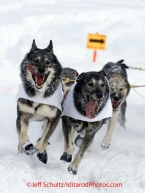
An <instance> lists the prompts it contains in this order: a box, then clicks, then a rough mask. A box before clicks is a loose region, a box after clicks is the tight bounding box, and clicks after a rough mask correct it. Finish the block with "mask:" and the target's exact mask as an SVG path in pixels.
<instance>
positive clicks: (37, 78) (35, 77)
mask: <svg viewBox="0 0 145 193" xmlns="http://www.w3.org/2000/svg"><path fill="white" fill-rule="evenodd" d="M26 67H27V69H28V70H29V71H30V72H31V74H32V78H33V80H34V82H35V85H36V88H37V89H41V88H42V86H43V84H44V82H45V81H46V80H47V77H48V75H49V74H47V75H41V74H36V72H34V68H33V67H32V66H30V65H27V66H26Z"/></svg>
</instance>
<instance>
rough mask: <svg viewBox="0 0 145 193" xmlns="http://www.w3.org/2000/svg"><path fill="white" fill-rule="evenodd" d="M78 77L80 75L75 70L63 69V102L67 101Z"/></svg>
mask: <svg viewBox="0 0 145 193" xmlns="http://www.w3.org/2000/svg"><path fill="white" fill-rule="evenodd" d="M78 75H79V74H78V72H77V71H76V70H75V69H72V68H62V73H61V82H62V88H63V91H64V98H63V101H64V100H65V98H66V95H67V93H68V92H69V90H70V88H71V86H72V85H73V83H74V82H75V80H76V78H77V76H78Z"/></svg>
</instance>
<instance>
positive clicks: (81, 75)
mask: <svg viewBox="0 0 145 193" xmlns="http://www.w3.org/2000/svg"><path fill="white" fill-rule="evenodd" d="M85 78H86V73H85V72H83V73H81V74H80V75H79V76H78V77H77V79H76V82H82V81H83V80H84V79H85Z"/></svg>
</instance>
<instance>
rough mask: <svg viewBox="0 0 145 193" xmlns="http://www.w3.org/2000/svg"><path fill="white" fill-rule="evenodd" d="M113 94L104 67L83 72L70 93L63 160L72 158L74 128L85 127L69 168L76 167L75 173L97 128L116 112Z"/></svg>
mask: <svg viewBox="0 0 145 193" xmlns="http://www.w3.org/2000/svg"><path fill="white" fill-rule="evenodd" d="M109 94H110V92H109V83H108V81H107V79H106V78H105V73H104V72H103V71H100V72H87V73H82V74H80V75H79V76H78V77H77V79H76V82H75V83H74V84H73V86H72V87H71V89H70V91H69V93H68V95H67V97H66V100H65V102H64V106H63V107H64V109H63V112H62V127H63V134H64V143H65V150H64V152H63V154H62V156H61V157H60V160H64V161H66V162H71V161H72V153H73V151H74V147H73V141H74V139H73V138H74V131H79V132H83V130H85V137H84V139H83V140H82V144H81V146H80V149H79V151H78V153H77V155H76V156H75V158H74V160H73V162H72V163H71V164H70V165H69V167H68V171H72V173H73V174H76V173H77V170H78V166H79V164H80V162H81V159H82V157H83V154H84V153H85V151H86V149H87V148H88V146H89V145H90V144H91V142H92V140H93V138H94V136H95V134H96V132H97V131H98V130H99V129H100V128H101V127H102V125H103V123H104V122H105V120H106V118H108V117H111V115H112V106H111V101H110V96H109Z"/></svg>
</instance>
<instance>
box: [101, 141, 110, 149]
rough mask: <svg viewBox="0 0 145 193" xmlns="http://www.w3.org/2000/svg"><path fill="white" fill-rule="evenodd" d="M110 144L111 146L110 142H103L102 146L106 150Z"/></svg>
mask: <svg viewBox="0 0 145 193" xmlns="http://www.w3.org/2000/svg"><path fill="white" fill-rule="evenodd" d="M109 146H110V143H108V144H106V143H103V142H102V143H101V148H102V149H103V150H106V149H109Z"/></svg>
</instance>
